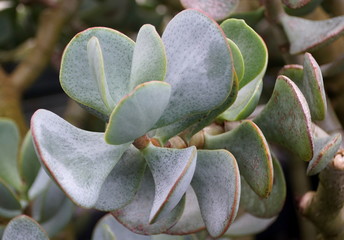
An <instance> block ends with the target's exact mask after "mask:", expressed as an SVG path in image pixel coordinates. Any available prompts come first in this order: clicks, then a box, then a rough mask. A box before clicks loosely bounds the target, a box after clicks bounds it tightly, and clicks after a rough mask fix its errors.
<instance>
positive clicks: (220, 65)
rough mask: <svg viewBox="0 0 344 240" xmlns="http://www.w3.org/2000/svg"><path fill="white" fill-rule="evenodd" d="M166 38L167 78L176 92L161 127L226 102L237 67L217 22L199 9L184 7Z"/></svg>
mask: <svg viewBox="0 0 344 240" xmlns="http://www.w3.org/2000/svg"><path fill="white" fill-rule="evenodd" d="M162 40H163V42H164V45H165V50H166V56H167V73H166V78H165V81H166V82H168V83H169V84H171V86H172V93H171V98H170V102H169V104H168V106H167V108H166V110H165V112H164V114H163V115H162V118H161V119H160V120H159V122H158V124H157V127H162V126H165V125H168V124H171V123H173V122H176V121H177V120H181V119H183V118H185V117H188V116H191V115H194V114H199V113H206V112H208V111H210V110H212V109H215V108H216V107H219V106H220V105H222V104H223V103H224V102H225V100H226V99H227V98H228V96H229V94H230V91H231V88H232V84H233V74H234V73H233V72H234V70H233V62H232V59H231V53H230V48H229V46H228V42H227V39H226V38H225V37H224V34H223V32H222V30H221V29H220V27H219V26H218V25H217V24H216V22H214V21H213V20H211V19H210V18H208V17H207V16H205V15H204V14H203V13H201V12H199V11H196V10H184V11H182V12H181V13H179V14H177V15H176V16H175V17H174V18H173V19H172V20H171V21H170V22H169V24H168V25H167V27H166V29H165V31H164V33H163V35H162Z"/></svg>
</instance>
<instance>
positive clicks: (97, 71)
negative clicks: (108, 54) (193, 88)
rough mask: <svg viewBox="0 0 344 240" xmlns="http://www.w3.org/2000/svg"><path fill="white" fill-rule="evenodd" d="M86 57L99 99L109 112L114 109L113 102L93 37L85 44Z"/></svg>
mask: <svg viewBox="0 0 344 240" xmlns="http://www.w3.org/2000/svg"><path fill="white" fill-rule="evenodd" d="M87 57H88V65H89V72H90V74H91V77H92V78H93V79H94V80H95V81H96V82H97V87H98V91H99V93H100V97H101V98H102V100H103V103H104V104H105V107H106V108H107V109H108V111H109V112H111V111H112V109H113V108H114V107H115V102H114V101H113V99H112V97H111V95H110V92H109V86H108V83H107V80H106V74H105V68H104V58H103V53H102V49H101V46H100V43H99V40H98V38H97V37H95V36H93V37H91V38H90V40H88V42H87Z"/></svg>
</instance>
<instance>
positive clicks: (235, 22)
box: [221, 19, 268, 89]
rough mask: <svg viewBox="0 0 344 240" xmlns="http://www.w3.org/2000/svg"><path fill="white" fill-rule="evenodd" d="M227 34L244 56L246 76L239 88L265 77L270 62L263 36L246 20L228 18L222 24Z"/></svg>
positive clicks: (240, 82)
mask: <svg viewBox="0 0 344 240" xmlns="http://www.w3.org/2000/svg"><path fill="white" fill-rule="evenodd" d="M221 27H222V29H223V31H224V32H225V34H226V36H227V37H228V38H229V39H231V40H232V41H233V42H234V43H235V44H236V45H237V46H238V47H239V49H240V52H241V54H242V56H243V58H244V64H245V72H244V77H243V79H242V80H241V81H239V89H241V88H242V87H243V86H245V85H246V84H248V83H249V82H251V81H252V80H254V79H261V78H263V76H264V74H265V70H266V66H267V64H268V54H267V49H266V46H265V43H264V41H263V40H262V38H261V37H260V36H259V35H258V34H257V33H256V32H255V31H254V30H253V29H252V28H251V27H250V26H248V25H247V24H246V23H245V21H243V20H240V19H228V20H226V21H224V22H223V23H222V24H221Z"/></svg>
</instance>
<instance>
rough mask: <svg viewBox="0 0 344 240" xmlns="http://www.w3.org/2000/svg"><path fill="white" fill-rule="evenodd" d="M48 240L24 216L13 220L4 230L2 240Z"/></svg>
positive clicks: (36, 225) (30, 220) (35, 223)
mask: <svg viewBox="0 0 344 240" xmlns="http://www.w3.org/2000/svg"><path fill="white" fill-rule="evenodd" d="M14 239H25V240H49V238H48V236H47V234H46V232H45V231H44V230H43V229H42V227H41V226H39V224H38V223H37V222H36V221H34V220H33V219H32V218H30V217H27V216H25V215H21V216H18V217H16V218H13V219H12V220H11V221H10V222H9V224H8V225H7V227H6V228H5V231H4V235H3V236H2V240H14Z"/></svg>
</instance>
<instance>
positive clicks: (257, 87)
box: [218, 79, 263, 121]
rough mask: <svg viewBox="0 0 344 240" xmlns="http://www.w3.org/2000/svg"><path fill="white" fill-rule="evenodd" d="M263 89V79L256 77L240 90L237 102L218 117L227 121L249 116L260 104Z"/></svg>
mask: <svg viewBox="0 0 344 240" xmlns="http://www.w3.org/2000/svg"><path fill="white" fill-rule="evenodd" d="M262 89H263V79H255V80H253V81H251V82H249V83H248V84H246V85H245V86H244V87H243V88H241V89H240V90H239V92H238V96H237V98H236V99H235V102H234V103H233V105H232V106H230V107H229V108H228V109H227V110H226V111H225V112H223V113H222V114H221V115H220V116H219V117H218V118H219V119H222V120H226V121H238V120H242V119H245V118H247V117H248V116H249V115H250V114H251V113H252V112H253V111H254V109H255V108H256V106H257V105H258V101H259V98H260V95H261V93H262Z"/></svg>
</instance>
